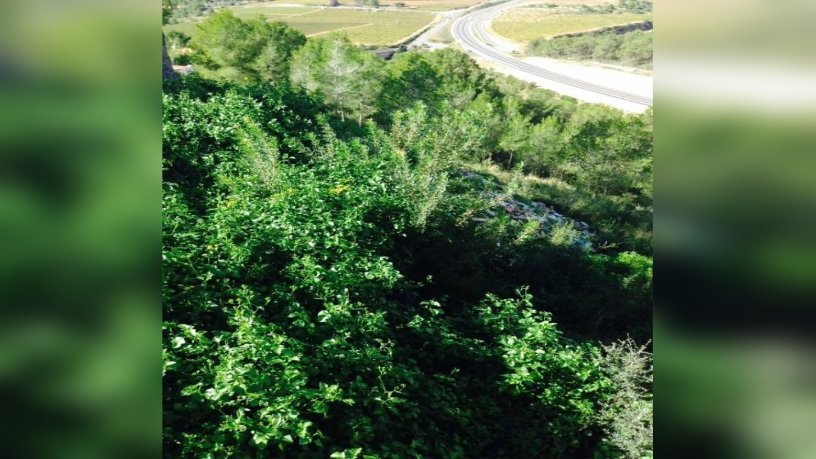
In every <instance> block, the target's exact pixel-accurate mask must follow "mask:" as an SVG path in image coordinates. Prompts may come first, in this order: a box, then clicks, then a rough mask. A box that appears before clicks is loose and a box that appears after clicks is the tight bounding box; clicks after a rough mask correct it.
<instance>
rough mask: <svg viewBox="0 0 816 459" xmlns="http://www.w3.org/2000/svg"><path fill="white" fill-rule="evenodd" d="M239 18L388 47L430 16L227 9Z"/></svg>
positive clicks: (189, 30)
mask: <svg viewBox="0 0 816 459" xmlns="http://www.w3.org/2000/svg"><path fill="white" fill-rule="evenodd" d="M231 9H232V10H233V11H234V12H235V15H236V16H238V17H241V18H248V17H254V16H258V15H262V16H264V17H266V18H268V19H269V20H270V21H282V22H285V23H287V24H289V25H290V26H292V27H294V28H296V29H298V30H300V31H301V32H303V33H304V34H306V35H307V36H320V35H323V34H328V33H331V32H335V31H338V32H342V33H344V34H346V35H348V37H349V39H350V40H351V41H352V42H354V43H356V44H360V45H391V44H395V43H398V42H400V41H402V40H404V39H405V38H408V37H409V36H410V35H412V34H414V33H415V32H417V31H419V30H420V29H422V28H423V27H425V26H427V25H428V24H430V23H431V21H433V19H434V14H433V13H430V12H427V11H409V10H406V11H386V10H379V11H377V10H363V9H334V8H315V7H301V8H298V7H289V6H287V7H273V6H263V5H257V4H256V5H249V6H236V7H232V8H231ZM166 30H168V31H169V30H179V31H181V32H184V33H185V34H187V35H190V36H192V35H195V31H196V28H195V22H185V23H180V24H173V25H169V26H167V27H166Z"/></svg>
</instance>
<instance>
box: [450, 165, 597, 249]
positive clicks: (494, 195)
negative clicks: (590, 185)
mask: <svg viewBox="0 0 816 459" xmlns="http://www.w3.org/2000/svg"><path fill="white" fill-rule="evenodd" d="M459 172H460V174H461V175H462V176H463V177H464V178H466V179H468V180H473V181H478V182H479V183H482V182H485V181H486V180H485V178H484V177H482V176H481V175H479V174H476V173H474V172H471V171H467V170H460V171H459ZM482 196H483V197H484V198H485V199H487V200H490V201H496V208H495V209H496V210H500V211H504V213H505V214H506V215H508V216H509V217H510V218H511V219H512V220H514V221H519V222H527V221H531V220H534V221H537V222H538V223H539V235H540V236H547V235H549V234H550V233H551V232H552V230H553V228H555V227H556V226H561V225H564V224H567V225H571V226H572V227H573V228H574V229H575V230H576V231H578V233H579V236H578V237H577V238H576V239H575V242H574V245H575V247H578V248H581V249H583V250H591V249H592V243H591V242H590V241H591V238H592V233H591V232H590V231H589V225H588V224H586V223H585V222H582V221H578V220H574V219H572V218H569V217H567V216H564V215H562V214H560V213H558V212H556V211H555V209H553V208H552V207H550V206H548V205H547V204H545V203H543V202H540V201H533V202H531V203H530V204H527V203H524V202H521V201H518V200H516V199H512V198H508V197H506V196H502V194H501V193H500V192H496V191H485V192H483V193H482ZM497 215H498V214H497V212H496V211H494V210H486V211H485V212H484V213H482V214H481V215H478V216H476V217H473V218H471V220H472V221H475V222H479V223H484V222H486V221H488V220H490V219H491V218H495V217H496V216H497Z"/></svg>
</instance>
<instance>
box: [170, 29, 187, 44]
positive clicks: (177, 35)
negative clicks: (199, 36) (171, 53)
mask: <svg viewBox="0 0 816 459" xmlns="http://www.w3.org/2000/svg"><path fill="white" fill-rule="evenodd" d="M167 41H169V42H170V47H172V48H183V47H185V46H187V45H188V44H189V43H190V37H188V36H187V35H185V34H184V33H183V32H179V31H178V30H171V31H170V32H168V33H167Z"/></svg>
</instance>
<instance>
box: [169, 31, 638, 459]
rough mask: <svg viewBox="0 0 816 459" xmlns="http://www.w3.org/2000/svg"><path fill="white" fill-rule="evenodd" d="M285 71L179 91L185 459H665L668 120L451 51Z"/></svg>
mask: <svg viewBox="0 0 816 459" xmlns="http://www.w3.org/2000/svg"><path fill="white" fill-rule="evenodd" d="M230 21H232V20H230ZM225 22H227V21H225ZM230 23H231V22H227V25H228V26H224V27H223V29H219V28H218V27H213V29H212V31H211V32H212V43H218V44H219V45H218V46H220V47H222V48H223V49H221V50H220V51H219V53H222V52H223V53H224V54H225V55H236V54H238V53H240V52H245V51H246V50H244V47H248V46H249V47H255V45H256V44H255V43H253V42H252V41H244V40H232V41H231V40H226V39H225V40H219V39H218V33H219V30H222V31H223V33H224V34H229V33H231V31H232V30H233V27H234V24H233V25H229V24H230ZM241 27H243V26H241ZM288 36H289V35H287V34H285V33H283V34H281V33H279V34H269V35H267V36H265V38H264V46H263V48H264V49H265V48H272V49H275V48H276V47H278V46H279V45H280V44H279V43H277V42H276V40H283V41H285V40H287V38H285V37H288ZM225 38H226V37H225ZM230 47H235V48H234V49H230ZM197 52H213V51H211V50H206V49H202V48H199V51H197ZM284 65H286V66H287V68H288V69H289V72H290V81H287V80H286V79H283V78H280V77H279V76H276V77H274V78H273V77H270V76H269V75H270V74H269V73H265V72H264V71H263V70H261V69H259V68H256V67H255V66H252V67H249V70H247V72H248V74H250V75H253V74H252V72H257V74H254V75H253V77H252V78H246V77H244V76H243V75H241V76H240V77H235V76H234V74H231V73H230V74H220V75H219V76H218V79H217V80H207V79H203V78H201V77H198V76H190V77H186V78H184V79H183V80H182V81H181V82H179V83H173V82H168V84H167V85H166V87H165V92H164V96H163V105H164V110H163V158H164V159H163V164H164V179H163V191H164V194H163V221H164V240H163V254H162V257H163V298H164V327H163V328H164V350H163V360H164V370H163V375H164V422H165V427H164V436H163V437H164V449H165V455H166V456H167V457H212V458H216V457H259V458H260V457H287V458H327V457H332V458H406V457H445V458H488V457H489V458H519V457H547V458H559V457H562V458H574V457H632V458H639V457H647V456H651V395H650V391H651V387H650V384H651V382H650V368H651V364H650V361H649V357H648V354H645V351H644V348H643V345H646V344H647V343H648V341H649V339H650V337H651V283H652V264H651V258H650V251H651V249H650V243H649V236H648V234H649V232H650V216H649V215H650V209H651V186H650V175H651V174H650V170H651V115H650V114H647V115H644V116H626V115H623V114H621V113H620V112H617V111H614V110H611V109H605V108H602V107H597V106H590V105H576V104H575V103H574V102H572V101H570V100H567V99H562V98H559V97H556V96H555V95H553V94H552V93H549V92H546V91H540V90H538V89H534V88H532V87H530V86H527V85H523V84H520V83H518V82H517V81H513V80H508V79H504V78H497V77H494V76H491V75H489V74H487V73H485V72H484V71H483V70H481V69H480V68H479V67H478V66H476V64H475V63H474V62H473V61H472V60H471V59H470V58H469V57H467V56H466V55H464V54H462V53H460V52H457V51H453V50H443V51H437V52H433V53H416V52H411V53H404V54H401V55H398V56H397V57H396V58H395V59H394V60H393V61H390V62H388V63H386V62H384V61H381V60H378V59H376V58H373V57H372V56H370V55H369V54H368V53H367V52H366V51H364V50H362V49H359V48H356V47H354V46H352V45H350V44H349V42H348V41H347V40H345V39H343V38H342V37H329V38H327V39H323V40H309V41H307V43H306V44H305V45H303V46H301V47H299V48H298V49H296V50H294V51H293V53H292V57H291V58H290V59H288V60H286V63H285V64H284ZM276 71H277V70H276ZM468 170H470V171H476V172H477V173H478V174H479V175H481V176H482V177H484V180H472V179H471V178H469V175H472V174H473V173H472V172H470V173H468V174H465V173H464V172H463V171H468ZM487 190H491V191H493V192H494V194H492V195H486V194H485V192H486V191H487ZM497 194H498V195H499V196H498V197H496V196H497ZM490 196H493V197H490ZM512 198H515V199H517V200H519V201H529V200H531V199H541V200H545V201H546V202H547V203H549V204H551V205H555V206H557V207H558V208H559V209H560V210H561V211H562V212H563V213H565V214H567V215H570V216H573V217H574V218H580V219H583V220H585V221H586V222H588V223H589V225H590V227H591V229H592V231H593V232H594V233H595V236H594V240H593V247H595V249H591V248H581V247H579V246H576V245H574V244H572V243H571V240H570V238H569V237H567V236H568V233H569V229H570V228H568V227H567V226H563V227H558V228H559V229H558V231H557V232H553V233H550V234H549V236H543V235H541V233H540V232H538V231H537V227H536V223H535V222H531V221H527V222H524V221H517V220H515V219H513V218H511V216H509V215H506V214H503V213H501V212H498V213H496V212H495V210H496V205H497V202H498V201H499V200H500V199H512ZM490 212H493V213H492V215H494V216H493V217H492V218H481V217H483V216H485V215H491V213H490ZM477 217H480V218H477ZM627 337H631V339H632V340H627ZM636 343H637V344H636Z"/></svg>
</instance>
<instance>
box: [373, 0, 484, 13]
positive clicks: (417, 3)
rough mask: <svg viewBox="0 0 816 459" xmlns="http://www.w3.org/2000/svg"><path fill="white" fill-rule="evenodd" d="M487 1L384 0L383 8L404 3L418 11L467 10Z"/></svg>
mask: <svg viewBox="0 0 816 459" xmlns="http://www.w3.org/2000/svg"><path fill="white" fill-rule="evenodd" d="M484 1H485V0H383V1H382V2H381V4H382V5H383V6H394V5H396V4H397V3H403V4H404V5H405V6H406V7H407V8H413V9H416V10H417V11H448V10H453V9H458V8H467V7H469V6H473V5H475V4H477V3H483V2H484Z"/></svg>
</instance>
